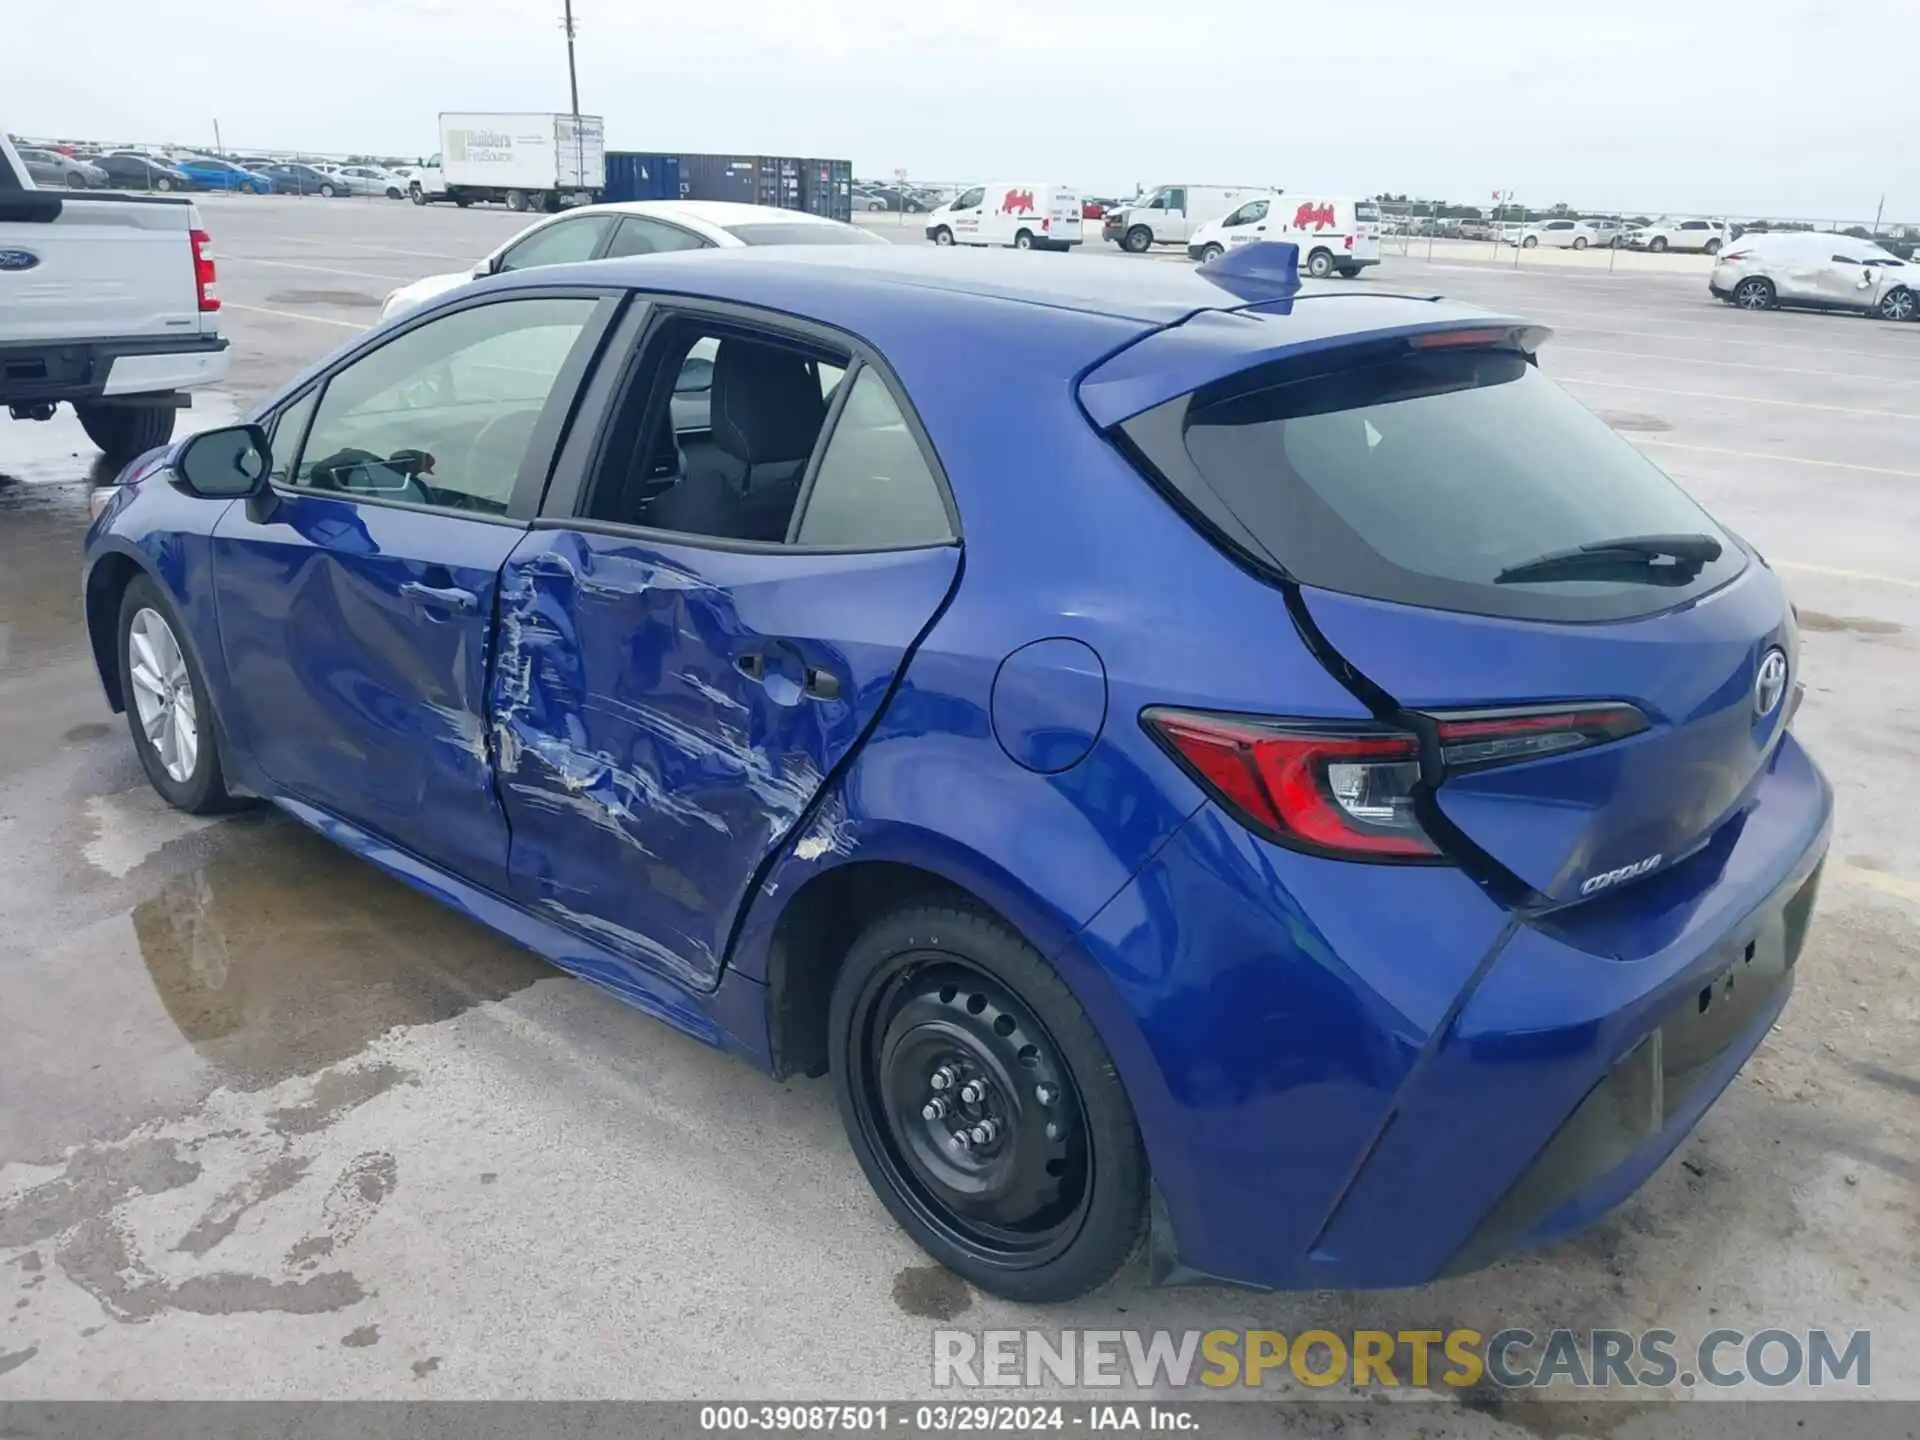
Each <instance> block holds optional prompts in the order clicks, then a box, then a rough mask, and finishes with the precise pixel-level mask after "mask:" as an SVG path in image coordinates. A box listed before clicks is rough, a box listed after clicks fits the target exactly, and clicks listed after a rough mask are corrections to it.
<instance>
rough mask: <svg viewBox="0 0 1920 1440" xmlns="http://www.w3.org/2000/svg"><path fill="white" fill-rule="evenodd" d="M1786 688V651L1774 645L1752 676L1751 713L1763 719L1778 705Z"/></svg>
mask: <svg viewBox="0 0 1920 1440" xmlns="http://www.w3.org/2000/svg"><path fill="white" fill-rule="evenodd" d="M1786 689H1787V652H1786V651H1784V650H1782V649H1779V648H1778V647H1775V648H1774V649H1772V650H1769V651H1768V652H1767V653H1766V657H1765V658H1764V659H1763V660H1761V662H1760V671H1759V673H1758V674H1756V675H1755V676H1754V677H1753V713H1754V714H1755V715H1757V716H1758V717H1759V718H1760V719H1762V720H1764V719H1766V718H1767V716H1769V715H1771V714H1772V713H1773V712H1774V711H1775V710H1776V709H1778V708H1779V706H1780V697H1781V696H1782V695H1783V694H1785V693H1786Z"/></svg>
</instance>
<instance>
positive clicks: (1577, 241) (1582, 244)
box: [1573, 235, 1587, 250]
mask: <svg viewBox="0 0 1920 1440" xmlns="http://www.w3.org/2000/svg"><path fill="white" fill-rule="evenodd" d="M1573 248H1574V249H1576V250H1584V249H1586V248H1587V237H1586V236H1584V235H1576V236H1574V237H1573Z"/></svg>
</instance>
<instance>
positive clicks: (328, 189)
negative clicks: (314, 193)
mask: <svg viewBox="0 0 1920 1440" xmlns="http://www.w3.org/2000/svg"><path fill="white" fill-rule="evenodd" d="M320 193H321V195H323V196H325V197H326V198H327V199H329V200H331V199H333V197H334V196H335V195H338V194H339V193H340V192H339V191H338V190H335V189H334V188H333V186H331V185H322V186H321V187H320Z"/></svg>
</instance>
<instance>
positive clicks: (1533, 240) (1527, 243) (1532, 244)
mask: <svg viewBox="0 0 1920 1440" xmlns="http://www.w3.org/2000/svg"><path fill="white" fill-rule="evenodd" d="M1520 248H1521V249H1522V250H1538V249H1539V248H1540V237H1539V236H1538V235H1529V236H1527V238H1526V239H1524V240H1522V241H1521V242H1520Z"/></svg>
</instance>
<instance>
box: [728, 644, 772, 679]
mask: <svg viewBox="0 0 1920 1440" xmlns="http://www.w3.org/2000/svg"><path fill="white" fill-rule="evenodd" d="M733 668H734V669H736V670H738V671H739V672H740V673H741V674H742V675H744V676H746V677H747V679H749V680H764V679H766V678H767V657H766V656H764V655H762V654H761V653H760V652H759V651H758V650H749V651H747V653H746V654H744V655H736V656H734V657H733Z"/></svg>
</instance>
